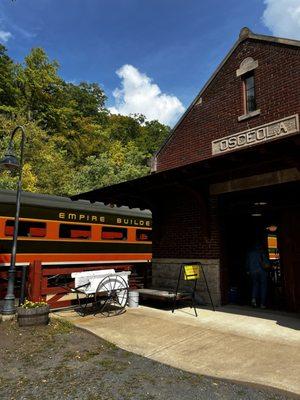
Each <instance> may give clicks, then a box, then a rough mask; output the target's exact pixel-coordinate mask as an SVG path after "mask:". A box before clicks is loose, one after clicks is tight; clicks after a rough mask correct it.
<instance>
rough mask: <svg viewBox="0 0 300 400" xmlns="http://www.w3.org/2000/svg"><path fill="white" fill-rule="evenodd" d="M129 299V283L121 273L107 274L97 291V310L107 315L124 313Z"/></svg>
mask: <svg viewBox="0 0 300 400" xmlns="http://www.w3.org/2000/svg"><path fill="white" fill-rule="evenodd" d="M127 301H128V285H127V283H126V281H125V280H124V278H122V277H121V276H119V275H108V276H105V277H104V278H103V279H102V280H101V281H100V282H99V285H98V287H97V290H96V292H95V302H94V304H95V312H97V311H99V312H100V313H101V314H102V315H104V316H106V317H112V316H114V315H119V314H122V313H123V312H124V311H125V307H126V304H127Z"/></svg>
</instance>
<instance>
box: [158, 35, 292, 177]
mask: <svg viewBox="0 0 300 400" xmlns="http://www.w3.org/2000/svg"><path fill="white" fill-rule="evenodd" d="M246 57H252V58H253V59H254V60H257V61H258V67H257V68H256V69H255V72H254V74H255V87H256V98H257V108H258V109H260V110H261V114H260V115H258V116H256V117H253V118H250V119H247V120H244V121H241V122H238V116H240V115H243V114H244V109H243V91H242V81H241V77H237V76H236V70H237V69H238V68H239V66H240V63H241V62H242V61H243V60H244V59H245V58H246ZM299 99H300V48H296V47H292V46H287V45H281V44H278V43H270V42H263V41H258V40H254V39H247V40H245V41H244V42H242V43H240V44H239V45H238V47H237V48H236V49H235V51H234V52H233V54H232V55H231V57H230V58H229V59H228V60H227V62H226V63H225V65H224V66H223V68H222V69H221V70H220V71H219V73H218V74H217V76H216V77H215V79H214V80H213V81H212V83H211V84H210V85H209V87H208V88H207V89H206V91H205V93H204V94H203V96H202V103H201V104H199V105H195V106H194V107H193V109H192V110H191V111H190V113H189V114H188V115H187V116H186V117H185V118H184V120H183V121H182V122H181V124H180V125H179V126H178V127H177V129H176V131H175V133H174V135H173V136H172V138H171V140H170V141H169V142H168V144H167V145H166V146H165V147H164V148H163V149H162V150H161V152H160V153H159V154H158V158H157V170H158V171H162V170H167V169H170V168H175V167H177V166H182V165H185V164H189V163H193V162H196V161H200V160H203V159H207V158H209V157H211V142H212V141H213V140H215V139H218V138H221V137H224V136H226V135H230V134H233V133H237V132H241V131H244V130H246V129H248V128H252V127H256V126H259V125H262V124H265V123H268V122H271V121H275V120H278V119H280V118H283V117H287V116H290V115H293V114H297V113H300V101H299Z"/></svg>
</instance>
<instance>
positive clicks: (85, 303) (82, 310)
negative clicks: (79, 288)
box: [75, 292, 91, 317]
mask: <svg viewBox="0 0 300 400" xmlns="http://www.w3.org/2000/svg"><path fill="white" fill-rule="evenodd" d="M76 297H77V307H76V308H75V311H76V312H77V314H79V315H80V316H81V317H84V316H85V315H86V314H87V311H88V309H89V308H90V306H91V301H90V299H91V296H90V295H88V294H85V293H83V292H76Z"/></svg>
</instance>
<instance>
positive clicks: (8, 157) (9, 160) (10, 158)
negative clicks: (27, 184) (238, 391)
mask: <svg viewBox="0 0 300 400" xmlns="http://www.w3.org/2000/svg"><path fill="white" fill-rule="evenodd" d="M18 130H20V131H21V133H22V138H21V144H20V148H21V154H20V161H18V159H17V157H16V156H15V154H14V150H13V139H14V137H15V134H16V132H17V131H18ZM25 138H26V136H25V129H24V128H23V127H22V126H17V127H16V128H15V129H14V130H13V131H12V133H11V137H10V141H9V145H8V149H7V151H6V154H5V156H4V158H3V160H1V161H0V168H2V169H8V170H10V171H14V170H18V171H19V179H18V186H17V198H16V215H15V227H14V235H13V242H12V249H11V257H10V267H9V269H8V282H7V292H6V296H5V298H4V306H3V309H2V314H3V315H7V316H13V315H14V314H15V311H16V308H15V293H14V292H15V290H14V288H15V275H16V265H15V264H16V254H17V238H18V230H19V215H20V204H21V191H22V169H23V153H24V144H25Z"/></svg>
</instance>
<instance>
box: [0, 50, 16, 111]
mask: <svg viewBox="0 0 300 400" xmlns="http://www.w3.org/2000/svg"><path fill="white" fill-rule="evenodd" d="M16 70H17V67H16V65H15V64H14V62H13V60H12V59H11V58H10V57H9V56H8V55H7V50H6V48H5V47H4V46H3V45H2V44H0V77H1V79H0V111H6V112H8V111H14V110H15V107H16V105H17V98H18V96H19V91H18V87H17V85H16Z"/></svg>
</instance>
